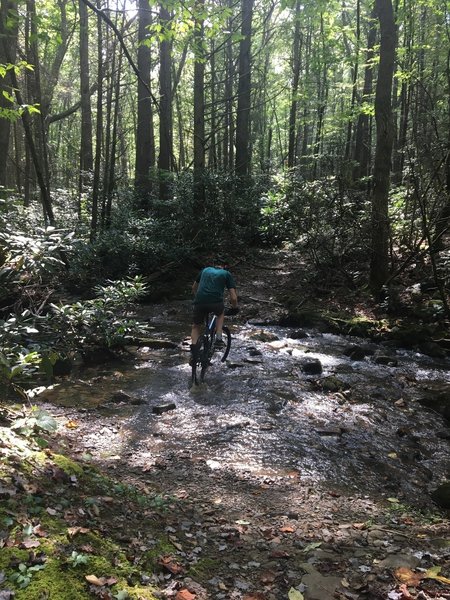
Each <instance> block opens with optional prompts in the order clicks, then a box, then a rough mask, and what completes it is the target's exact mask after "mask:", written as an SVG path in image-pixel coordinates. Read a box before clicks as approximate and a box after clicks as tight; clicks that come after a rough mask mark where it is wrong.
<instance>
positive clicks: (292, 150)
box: [288, 0, 302, 168]
mask: <svg viewBox="0 0 450 600" xmlns="http://www.w3.org/2000/svg"><path fill="white" fill-rule="evenodd" d="M301 7H302V4H301V1H300V0H297V3H296V5H295V30H294V44H293V49H292V99H291V107H290V111H289V146H288V167H289V168H292V167H294V166H295V164H296V162H297V144H296V142H297V134H296V128H297V106H298V101H297V95H298V84H299V81H300V66H301V61H300V49H301V30H300V14H301Z"/></svg>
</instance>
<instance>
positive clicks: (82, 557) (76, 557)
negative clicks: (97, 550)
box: [67, 550, 89, 567]
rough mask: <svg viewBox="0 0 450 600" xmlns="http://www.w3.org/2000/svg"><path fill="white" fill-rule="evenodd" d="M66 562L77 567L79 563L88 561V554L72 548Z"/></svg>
mask: <svg viewBox="0 0 450 600" xmlns="http://www.w3.org/2000/svg"><path fill="white" fill-rule="evenodd" d="M67 562H69V563H70V564H71V566H72V567H78V566H79V565H87V563H88V562H89V556H88V555H87V554H81V553H79V552H76V550H72V554H71V555H70V556H69V558H68V559H67Z"/></svg>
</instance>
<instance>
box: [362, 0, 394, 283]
mask: <svg viewBox="0 0 450 600" xmlns="http://www.w3.org/2000/svg"><path fill="white" fill-rule="evenodd" d="M375 6H376V11H377V16H378V20H379V23H380V36H381V39H380V63H379V67H378V78H377V85H376V92H375V120H376V126H377V143H376V150H375V163H374V170H373V179H374V189H373V194H372V254H371V261H370V275H369V282H370V287H371V289H372V290H373V291H374V292H375V293H377V292H379V291H380V290H381V288H382V286H383V284H384V283H385V281H386V280H387V278H388V274H389V217H388V203H389V189H390V173H391V162H392V147H393V124H392V82H393V76H394V66H395V49H396V37H397V36H396V27H395V20H394V11H393V7H392V2H391V0H376V4H375Z"/></svg>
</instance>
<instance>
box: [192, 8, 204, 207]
mask: <svg viewBox="0 0 450 600" xmlns="http://www.w3.org/2000/svg"><path fill="white" fill-rule="evenodd" d="M204 10H205V2H204V0H197V1H196V5H195V14H196V18H195V23H194V55H195V64H194V214H195V215H196V216H199V215H200V213H201V210H202V208H203V206H204V202H205V185H204V175H205V173H204V171H205V91H204V90H205V51H204Z"/></svg>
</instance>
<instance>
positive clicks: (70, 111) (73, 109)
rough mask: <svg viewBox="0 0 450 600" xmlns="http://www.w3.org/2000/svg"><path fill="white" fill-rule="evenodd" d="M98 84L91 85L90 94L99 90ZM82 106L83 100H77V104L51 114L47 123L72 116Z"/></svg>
mask: <svg viewBox="0 0 450 600" xmlns="http://www.w3.org/2000/svg"><path fill="white" fill-rule="evenodd" d="M97 87H98V86H97V84H96V83H94V84H93V85H92V86H91V89H90V90H89V93H90V95H91V96H92V95H93V94H94V93H95V92H96V91H97ZM80 106H81V100H78V102H75V104H73V105H72V106H70V107H69V108H68V109H66V110H64V111H63V112H60V113H57V114H56V115H49V116H48V117H47V119H46V121H47V123H48V124H49V125H50V124H51V123H55V122H56V121H61V120H62V119H65V118H66V117H70V115H73V113H74V112H76V111H77V110H78V109H79V108H80Z"/></svg>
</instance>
